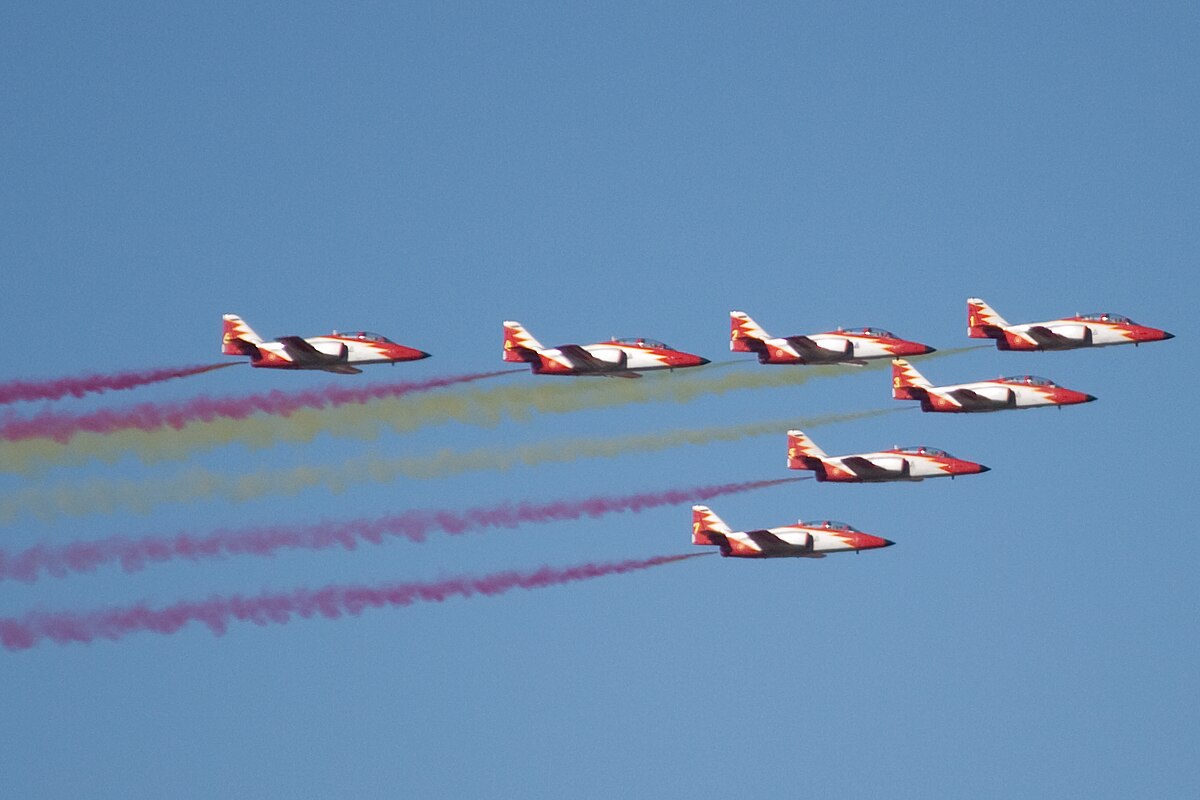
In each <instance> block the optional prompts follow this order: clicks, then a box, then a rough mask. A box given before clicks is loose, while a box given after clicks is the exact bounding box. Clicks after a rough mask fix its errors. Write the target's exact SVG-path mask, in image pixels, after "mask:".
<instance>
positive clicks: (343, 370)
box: [321, 364, 362, 375]
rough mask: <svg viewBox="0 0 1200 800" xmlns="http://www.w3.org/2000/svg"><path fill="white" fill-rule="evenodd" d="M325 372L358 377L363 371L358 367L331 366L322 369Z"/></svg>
mask: <svg viewBox="0 0 1200 800" xmlns="http://www.w3.org/2000/svg"><path fill="white" fill-rule="evenodd" d="M321 369H323V370H324V371H325V372H336V373H337V374H338V375H358V374H360V373H362V370H361V369H359V368H358V367H352V366H350V365H349V364H330V365H329V366H326V367H321Z"/></svg>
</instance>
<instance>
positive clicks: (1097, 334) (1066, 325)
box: [967, 297, 1175, 350]
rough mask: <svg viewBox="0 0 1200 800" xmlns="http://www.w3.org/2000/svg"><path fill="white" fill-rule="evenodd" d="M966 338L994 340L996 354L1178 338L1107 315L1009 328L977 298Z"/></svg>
mask: <svg viewBox="0 0 1200 800" xmlns="http://www.w3.org/2000/svg"><path fill="white" fill-rule="evenodd" d="M967 336H969V337H971V338H972V339H995V340H996V349H997V350H1074V349H1076V348H1079V347H1107V346H1109V345H1114V344H1135V345H1136V344H1142V343H1143V342H1160V341H1163V340H1164V339H1174V338H1175V336H1174V334H1170V333H1167V332H1166V331H1161V330H1159V329H1158V328H1150V327H1147V326H1145V325H1138V324H1137V323H1136V322H1134V321H1133V320H1131V319H1129V317H1123V316H1121V315H1120V314H1108V313H1104V314H1076V315H1075V316H1073V317H1064V318H1062V319H1052V320H1049V321H1048V322H1023V323H1021V324H1019V325H1010V324H1009V323H1008V322H1007V321H1005V319H1004V317H1002V316H1000V315H999V314H997V313H996V311H995V309H993V308H992V307H991V306H989V305H988V304H987V303H985V302H984V301H983V300H980V299H979V298H978V297H970V298H967Z"/></svg>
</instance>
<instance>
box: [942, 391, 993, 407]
mask: <svg viewBox="0 0 1200 800" xmlns="http://www.w3.org/2000/svg"><path fill="white" fill-rule="evenodd" d="M946 394H948V395H949V396H950V397H953V398H954V399H955V400H957V401H958V404H959V405H960V406H962V407H963V408H966V409H971V408H995V407H996V406H1003V405H1005V404H1004V403H1002V402H1000V401H999V400H989V399H988V398H986V397H984V396H983V395H981V394H979V393H978V392H972V391H971V390H970V389H955V390H954V391H952V392H946Z"/></svg>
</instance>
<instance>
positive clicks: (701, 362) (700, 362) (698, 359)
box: [696, 356, 712, 367]
mask: <svg viewBox="0 0 1200 800" xmlns="http://www.w3.org/2000/svg"><path fill="white" fill-rule="evenodd" d="M711 363H712V361H710V360H709V359H707V358H701V357H700V356H696V366H697V367H703V366H704V365H705V364H711Z"/></svg>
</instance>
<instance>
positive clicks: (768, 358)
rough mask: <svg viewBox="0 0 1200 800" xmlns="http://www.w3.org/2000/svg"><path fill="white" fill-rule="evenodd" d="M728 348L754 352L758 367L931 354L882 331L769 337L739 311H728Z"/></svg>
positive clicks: (861, 361) (861, 362)
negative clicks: (761, 365)
mask: <svg viewBox="0 0 1200 800" xmlns="http://www.w3.org/2000/svg"><path fill="white" fill-rule="evenodd" d="M729 349H730V350H732V351H733V352H735V353H757V354H758V363H760V364H855V365H857V366H863V365H865V364H866V360H865V359H868V358H895V357H896V356H919V355H924V354H925V353H932V352H934V348H932V347H930V346H929V345H924V344H921V343H920V342H910V341H908V340H907V339H901V338H899V337H898V336H896V335H895V334H894V333H891V332H890V331H885V330H883V329H882V328H838V329H837V330H836V331H827V332H825V333H814V334H810V335H808V336H784V337H780V338H772V337H771V336H770V335H769V334H768V333H767V332H766V331H764V330H763V329H762V328H761V327H759V325H758V323H756V322H755V321H754V320H752V319H750V317H749V316H748V315H747V314H745V313H743V312H741V311H730V312H729Z"/></svg>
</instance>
